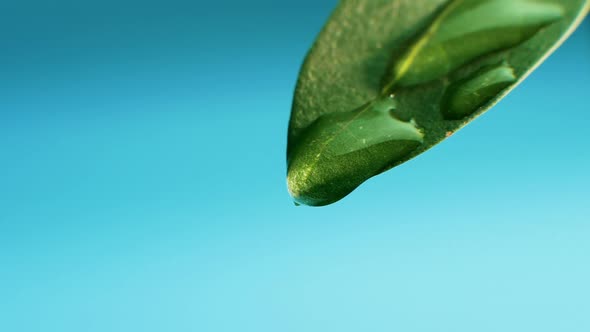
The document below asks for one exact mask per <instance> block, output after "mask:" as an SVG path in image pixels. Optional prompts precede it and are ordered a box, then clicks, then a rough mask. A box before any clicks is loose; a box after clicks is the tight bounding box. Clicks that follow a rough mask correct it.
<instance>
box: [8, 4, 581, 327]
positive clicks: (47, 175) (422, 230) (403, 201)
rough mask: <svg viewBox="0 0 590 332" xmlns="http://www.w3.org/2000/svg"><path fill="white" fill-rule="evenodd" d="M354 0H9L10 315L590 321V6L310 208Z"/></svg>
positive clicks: (21, 320)
mask: <svg viewBox="0 0 590 332" xmlns="http://www.w3.org/2000/svg"><path fill="white" fill-rule="evenodd" d="M335 3H336V0H330V1H317V0H305V1H291V2H282V1H270V0H268V1H262V0H258V1H229V0H226V1H219V2H217V3H215V2H213V1H210V2H207V3H205V2H201V1H182V0H168V1H163V0H158V1H147V2H146V1H135V0H127V1H114V0H108V1H100V2H99V1H94V2H85V1H67V0H58V1H51V2H50V1H39V0H37V1H30V0H29V1H10V2H8V1H5V2H3V3H1V4H0V50H1V51H0V331H6V332H20V331H25V332H29V331H43V332H47V331H51V332H53V331H56V332H80V331H97V332H105V331H109V332H110V331H125V332H128V331H142V332H145V331H174V332H176V331H203V332H209V331H212V332H217V331H228V332H229V331H231V332H234V331H241V332H248V331H252V332H266V331H269V332H271V331H272V332H277V331H281V332H289V331H298V332H299V331H305V332H315V331H318V332H319V331H321V332H326V331H339V332H348V331H351V332H352V331H355V332H356V331H403V332H418V331H421V332H422V331H423V332H430V331H453V332H475V331H477V332H492V331H494V332H496V331H502V332H523V331H535V332H554V331H568V332H588V331H590V284H589V280H590V265H589V263H588V262H589V258H590V241H589V238H590V204H589V203H590V202H589V196H590V175H589V174H588V169H589V165H590V152H589V151H590V150H589V149H588V145H589V143H590V140H589V138H588V131H589V129H588V125H589V119H590V116H589V114H588V112H589V108H588V93H589V91H590V83H589V81H588V80H589V78H590V22H588V21H586V23H585V24H584V25H583V26H582V27H581V28H580V29H579V30H578V31H577V32H576V33H575V34H574V35H573V36H572V37H571V39H570V40H568V41H567V42H566V43H565V44H564V45H563V47H562V48H561V49H559V50H558V51H557V52H556V53H555V54H554V55H553V56H552V57H551V58H549V60H547V62H546V63H545V64H543V65H542V66H541V67H540V68H539V69H538V70H537V71H536V72H535V73H534V74H533V75H532V76H531V77H530V78H529V79H528V80H527V81H526V82H525V83H524V84H523V85H521V86H520V87H519V88H517V89H516V90H515V91H514V92H513V93H512V94H511V95H510V96H508V97H507V98H506V99H505V100H503V101H502V102H501V103H500V104H499V105H498V106H497V107H496V108H495V109H494V110H493V111H491V112H489V113H488V114H486V115H485V116H482V117H481V118H480V119H478V120H477V121H475V122H474V123H473V124H471V125H469V126H468V127H467V128H465V129H464V130H462V131H460V132H459V133H457V134H456V135H455V136H453V137H452V138H450V139H449V140H447V141H445V142H444V143H443V144H441V145H439V146H437V147H436V148H435V149H433V150H431V151H430V152H429V153H426V154H424V155H422V156H420V157H418V158H416V159H414V160H412V161H410V162H408V163H407V164H404V165H403V166H401V167H399V168H397V169H395V170H394V171H391V172H388V173H387V174H384V175H381V176H379V177H378V178H375V179H373V180H371V181H369V182H368V183H366V184H364V185H363V186H362V187H361V188H360V189H358V190H357V191H356V192H354V193H353V194H352V195H350V196H349V197H347V198H346V199H344V200H343V201H341V202H340V203H338V204H335V205H333V206H329V207H325V208H319V209H318V208H305V207H299V208H297V207H295V206H294V205H293V204H292V202H291V200H290V198H289V196H288V194H287V191H286V187H285V160H284V155H285V144H286V129H287V121H288V117H289V111H290V104H291V98H292V91H293V88H294V83H295V80H296V77H297V73H298V70H299V66H300V63H301V61H302V58H303V56H304V54H305V52H306V50H307V49H308V47H309V46H310V45H311V43H312V41H313V40H314V37H315V35H316V33H317V32H318V30H319V29H320V27H321V26H322V24H323V22H324V20H325V18H326V17H327V15H328V14H329V13H330V11H331V9H332V8H333V6H334V5H335Z"/></svg>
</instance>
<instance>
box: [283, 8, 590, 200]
mask: <svg viewBox="0 0 590 332" xmlns="http://www.w3.org/2000/svg"><path fill="white" fill-rule="evenodd" d="M589 8H590V0H341V2H340V4H339V5H338V6H337V8H336V10H335V11H334V13H333V14H332V16H331V17H330V19H329V20H328V22H327V23H326V25H325V26H324V28H323V30H322V31H321V33H320V35H319V36H318V38H317V40H316V42H315V43H314V45H313V47H312V48H311V50H310V51H309V53H308V55H307V57H306V59H305V62H304V64H303V66H302V69H301V72H300V75H299V79H298V82H297V88H296V91H295V96H294V101H293V109H292V112H291V119H290V123H289V135H288V146H287V164H288V171H287V183H288V187H289V191H290V193H291V195H292V196H293V198H294V199H295V201H296V202H297V203H301V204H307V205H314V206H319V205H327V204H330V203H333V202H336V201H338V200H340V199H341V198H343V197H344V196H346V195H347V194H349V193H350V192H351V191H353V190H354V189H355V188H356V187H358V186H359V185H360V184H362V183H363V182H364V181H366V180H367V179H369V178H371V177H373V176H375V175H377V174H380V173H381V172H384V171H386V170H388V169H390V168H392V167H395V166H397V165H399V164H401V163H403V162H405V161H407V160H409V159H411V158H413V157H415V156H417V155H418V154H420V153H422V152H424V151H426V150H427V149H429V148H430V147H432V146H433V145H435V144H437V143H439V142H440V141H442V140H444V139H445V138H446V137H448V136H449V135H450V134H451V133H453V132H455V131H457V130H458V129H460V128H461V127H463V126H464V125H465V124H467V123H469V122H470V121H471V120H473V119H474V118H475V117H477V116H479V115H481V114H482V113H483V112H485V111H486V110H488V109H490V108H491V107H492V106H493V105H494V104H495V103H497V102H498V101H499V100H500V99H501V98H502V97H504V96H505V95H506V94H507V93H508V92H509V91H510V90H512V89H513V88H514V87H515V86H516V85H517V84H518V83H520V82H521V81H522V80H523V79H524V78H525V77H526V76H527V75H528V74H529V73H530V72H531V71H532V70H534V68H536V66H538V65H539V64H540V63H541V62H542V61H543V60H544V59H545V58H546V57H547V56H548V55H549V54H550V53H551V52H552V51H553V50H555V48H557V47H558V46H559V45H560V44H561V43H562V42H563V41H564V40H565V39H566V38H567V37H568V36H569V34H571V32H572V31H573V30H574V29H575V27H577V26H578V25H579V24H580V22H581V21H582V19H583V17H584V15H585V14H586V13H587V12H588V10H589Z"/></svg>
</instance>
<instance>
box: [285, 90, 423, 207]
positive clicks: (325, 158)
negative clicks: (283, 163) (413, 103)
mask: <svg viewBox="0 0 590 332" xmlns="http://www.w3.org/2000/svg"><path fill="white" fill-rule="evenodd" d="M395 105H396V102H395V100H393V99H391V98H388V97H386V98H382V99H379V100H376V101H375V102H373V103H370V104H368V105H366V106H364V107H362V108H360V109H358V110H355V111H352V112H341V113H332V114H328V115H325V116H322V117H320V118H318V119H317V120H316V121H314V122H313V123H312V124H311V125H310V126H309V127H308V128H306V129H305V130H304V132H303V133H302V135H301V137H300V138H299V139H298V141H297V145H296V146H295V148H294V149H293V152H292V154H291V156H290V157H289V165H288V175H287V181H288V185H289V191H290V192H291V195H292V196H293V197H294V198H295V200H296V201H297V202H299V203H303V204H307V205H326V204H330V203H333V202H335V201H337V200H339V199H341V198H342V197H344V196H346V195H347V194H349V193H350V192H351V191H352V190H354V189H355V188H356V187H358V186H359V185H360V184H361V183H363V182H364V181H366V180H367V179H369V178H370V177H372V176H375V175H377V174H379V173H381V172H383V171H385V170H386V169H388V168H390V167H393V166H394V165H395V164H396V163H399V162H401V161H403V160H404V158H405V157H406V156H408V155H409V154H410V153H411V152H412V151H413V150H415V149H416V148H417V147H418V146H420V145H421V144H422V141H423V134H422V132H421V131H420V129H418V127H417V125H416V124H415V122H404V121H401V120H399V119H396V118H395V117H392V116H391V114H390V111H389V110H391V109H392V108H394V107H395ZM360 128H365V129H360Z"/></svg>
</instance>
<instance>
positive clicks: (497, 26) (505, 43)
mask: <svg viewBox="0 0 590 332" xmlns="http://www.w3.org/2000/svg"><path fill="white" fill-rule="evenodd" d="M444 6H445V7H444V8H443V9H442V10H441V11H440V13H439V14H438V15H437V16H436V17H435V18H434V20H433V21H432V22H431V23H430V24H428V28H427V29H426V30H425V31H424V32H422V33H421V34H420V35H419V37H418V38H417V40H416V41H415V42H414V43H413V45H412V47H410V48H409V49H408V51H407V52H406V53H405V54H404V55H403V56H402V57H401V58H400V59H399V60H398V61H396V62H395V64H394V66H393V72H392V73H393V74H392V78H391V79H387V80H385V81H387V82H388V84H387V85H386V87H385V88H384V90H385V91H390V90H392V88H393V87H394V86H412V85H417V84H421V83H425V82H429V81H432V80H435V79H438V78H442V77H445V76H447V75H448V74H450V73H452V72H453V71H455V70H457V69H459V68H461V67H462V66H464V65H466V64H467V63H470V62H472V61H473V60H475V59H478V58H480V57H482V56H484V55H487V54H491V53H493V52H498V51H504V50H507V49H510V48H512V47H516V46H518V45H520V44H521V43H523V42H525V41H527V40H528V39H530V38H532V37H533V36H534V35H535V34H536V33H537V32H538V31H539V30H540V29H542V28H543V27H545V26H547V25H549V24H551V23H553V22H555V21H556V20H558V19H560V18H562V17H563V9H562V7H561V6H560V5H558V4H555V3H543V2H539V1H532V0H489V1H460V0H454V1H453V0H451V1H449V2H448V3H447V4H445V5H444Z"/></svg>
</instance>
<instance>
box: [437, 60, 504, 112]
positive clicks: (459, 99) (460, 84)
mask: <svg viewBox="0 0 590 332" xmlns="http://www.w3.org/2000/svg"><path fill="white" fill-rule="evenodd" d="M515 81H516V76H515V74H514V70H513V68H512V67H510V66H509V65H507V64H500V65H495V66H488V67H484V68H482V69H480V70H478V71H476V72H475V73H473V74H471V75H469V76H468V77H466V78H464V79H462V80H459V81H457V82H455V83H452V84H451V85H450V86H449V87H448V88H447V90H446V91H445V94H444V96H443V99H442V104H441V111H442V114H443V116H444V118H445V119H447V120H458V119H462V118H464V117H466V116H469V115H471V114H473V113H474V112H476V111H477V110H478V109H479V108H480V107H482V106H484V105H485V104H487V103H488V102H490V101H491V100H493V99H494V98H495V97H496V96H498V94H499V93H500V92H502V90H504V89H505V88H507V87H508V86H510V85H511V84H512V83H514V82H515Z"/></svg>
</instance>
